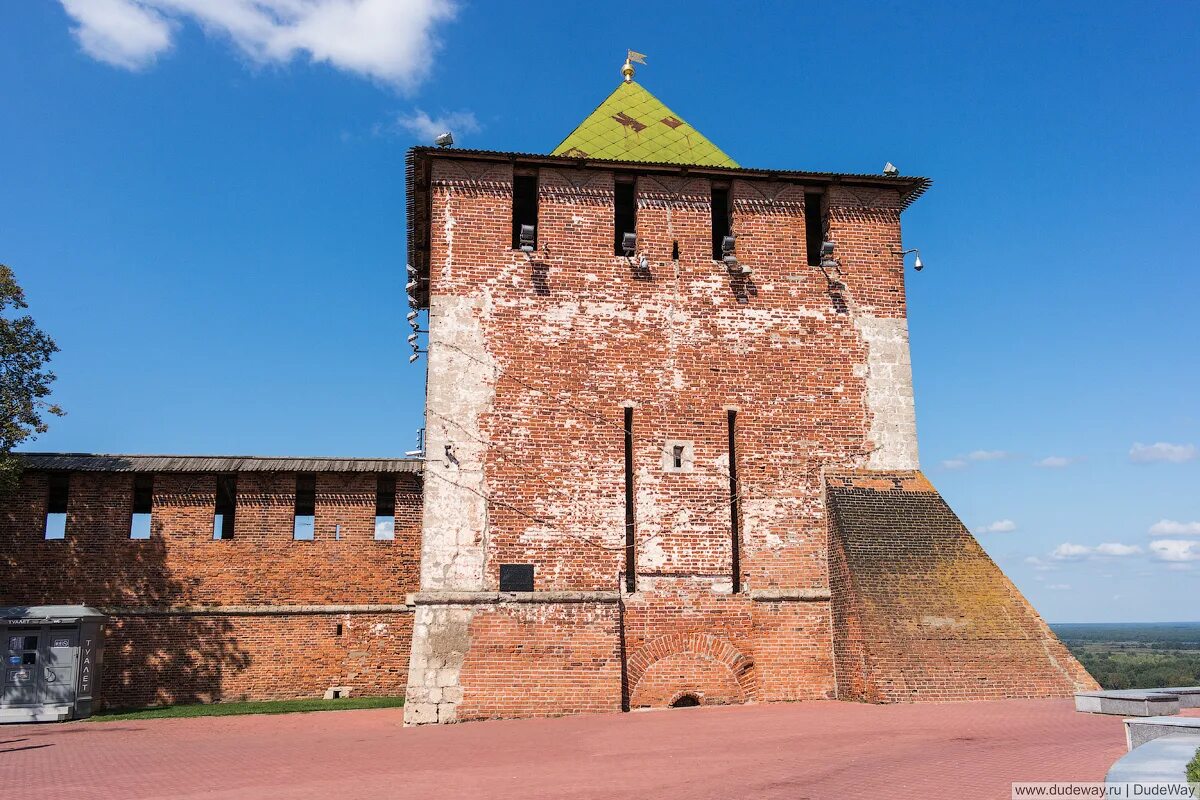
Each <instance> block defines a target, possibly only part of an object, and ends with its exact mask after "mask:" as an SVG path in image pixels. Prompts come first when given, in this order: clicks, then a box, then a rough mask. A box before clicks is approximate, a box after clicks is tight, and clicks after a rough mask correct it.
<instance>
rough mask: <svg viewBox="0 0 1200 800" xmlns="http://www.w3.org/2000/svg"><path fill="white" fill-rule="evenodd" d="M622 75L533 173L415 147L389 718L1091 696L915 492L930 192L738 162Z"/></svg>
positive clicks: (905, 181)
mask: <svg viewBox="0 0 1200 800" xmlns="http://www.w3.org/2000/svg"><path fill="white" fill-rule="evenodd" d="M623 72H624V80H623V81H622V83H621V84H619V85H618V87H617V89H616V90H615V91H614V92H613V93H612V95H611V96H609V97H608V98H607V99H606V100H605V101H604V102H603V103H602V104H601V105H600V106H599V107H598V108H597V109H596V111H595V112H593V113H592V114H591V115H590V116H589V117H588V118H587V119H585V120H584V122H583V123H582V124H580V126H579V127H578V128H577V129H576V130H575V131H574V132H573V133H571V135H570V136H568V137H567V138H566V139H565V140H564V141H563V142H562V143H561V144H560V145H559V146H558V147H557V148H555V150H554V151H553V154H552V155H548V156H545V155H529V154H520V153H498V152H486V151H467V150H456V149H432V148H415V149H414V150H412V151H411V152H410V154H409V161H408V198H409V209H408V230H409V256H410V266H411V269H412V270H413V271H414V273H415V277H414V279H413V285H412V295H413V300H414V304H415V305H416V306H417V307H420V308H428V309H429V346H428V390H427V391H428V394H427V407H426V413H427V420H426V422H427V438H426V447H427V454H428V461H427V463H426V468H425V485H424V511H423V514H424V520H423V532H422V551H421V578H420V592H418V593H417V594H416V595H414V602H415V603H416V616H415V619H414V624H413V636H412V654H411V660H410V670H409V680H408V689H407V698H408V702H407V706H406V719H407V721H408V722H409V723H411V724H420V723H430V722H453V721H457V720H469V719H481V718H488V717H507V716H531V715H555V714H570V713H578V712H587V711H609V710H618V709H622V708H624V709H631V708H632V709H636V708H643V707H656V706H670V705H693V704H697V703H700V704H711V703H744V702H750V701H783V700H803V699H813V698H843V699H857V700H867V701H875V702H891V701H907V700H934V699H972V698H996V697H1014V696H1054V695H1066V694H1068V693H1069V692H1071V691H1074V690H1077V689H1083V688H1092V687H1094V685H1095V684H1094V682H1093V681H1092V680H1091V678H1090V676H1088V675H1087V673H1086V672H1085V671H1084V670H1083V669H1082V668H1081V667H1080V666H1079V664H1078V663H1077V662H1076V661H1075V660H1074V659H1073V658H1072V657H1071V656H1070V654H1069V653H1068V652H1067V651H1066V650H1065V648H1063V647H1062V645H1061V644H1060V643H1059V642H1058V641H1057V639H1055V637H1054V636H1053V634H1052V633H1051V632H1050V631H1049V629H1048V628H1047V627H1046V625H1045V624H1044V623H1043V622H1042V620H1041V619H1040V617H1038V615H1037V613H1036V612H1035V611H1034V610H1033V609H1032V608H1031V607H1030V605H1029V604H1028V603H1027V602H1026V601H1025V599H1024V598H1023V597H1021V595H1020V594H1019V593H1018V592H1017V590H1016V589H1015V588H1014V586H1013V585H1012V583H1011V582H1009V581H1008V579H1007V578H1006V577H1005V576H1004V575H1003V574H1002V573H1001V572H1000V571H999V569H998V568H997V567H996V566H995V564H994V563H993V562H992V561H991V560H990V559H989V558H988V557H987V555H986V554H985V553H984V552H983V551H982V549H981V548H980V547H979V545H978V544H977V543H976V542H975V540H974V539H973V538H972V537H971V534H970V533H969V532H968V531H967V530H966V529H965V528H964V527H963V525H962V524H961V522H960V521H959V520H958V519H957V517H956V516H955V515H954V513H953V512H952V511H951V510H950V509H949V508H948V507H947V506H946V504H945V503H944V502H943V501H942V500H941V498H940V497H939V496H938V494H937V492H936V490H934V489H933V487H932V486H931V485H930V484H929V483H928V481H927V480H926V479H925V478H924V477H923V476H922V474H921V473H920V472H919V471H918V462H917V439H916V426H915V418H914V410H913V393H912V381H911V370H910V364H909V347H908V334H907V321H906V309H905V294H904V264H903V257H902V256H901V255H899V253H900V251H901V237H900V215H901V212H902V211H903V210H904V209H905V208H907V207H908V205H909V204H910V203H912V202H913V201H914V200H915V199H916V198H917V197H919V196H920V195H921V194H922V193H923V192H924V191H925V190H926V189H927V188H928V186H929V181H928V180H926V179H924V178H912V177H900V176H895V175H849V174H831V173H814V172H795V171H784V170H761V169H744V168H741V167H739V166H738V165H737V164H736V163H735V162H734V161H733V160H732V159H730V158H729V157H728V156H727V155H726V154H725V153H723V152H722V151H721V150H720V149H719V148H717V147H716V146H715V145H713V144H712V143H711V142H709V140H708V139H706V138H705V137H704V136H703V135H701V134H700V133H699V132H698V131H696V130H695V129H694V128H692V127H691V126H690V125H688V124H687V122H685V121H684V120H683V118H682V117H680V116H679V115H677V114H676V113H674V112H673V111H671V110H670V109H668V108H667V107H666V106H665V105H663V104H662V103H661V102H660V101H658V100H657V99H656V98H655V97H654V96H653V95H651V94H650V93H649V92H648V91H646V90H645V89H644V88H643V87H641V86H640V85H638V84H637V83H635V82H634V81H633V80H632V77H633V67H632V66H631V65H630V64H629V63H628V62H627V63H626V66H625V69H624V70H623ZM825 242H829V243H832V252H828V250H829V247H828V246H826V247H825V248H824V249H825V250H826V251H827V252H825V253H822V249H823V248H822V244H823V243H825Z"/></svg>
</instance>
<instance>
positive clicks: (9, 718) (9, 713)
mask: <svg viewBox="0 0 1200 800" xmlns="http://www.w3.org/2000/svg"><path fill="white" fill-rule="evenodd" d="M70 718H71V707H70V706H34V707H32V708H0V725H3V724H6V723H18V722H63V721H64V720H68V719H70Z"/></svg>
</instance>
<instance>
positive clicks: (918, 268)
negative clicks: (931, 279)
mask: <svg viewBox="0 0 1200 800" xmlns="http://www.w3.org/2000/svg"><path fill="white" fill-rule="evenodd" d="M913 269H915V270H916V271H917V272H920V271H921V270H923V269H925V265H924V264H922V263H921V254H920V253H917V260H916V261H915V262H914V263H913Z"/></svg>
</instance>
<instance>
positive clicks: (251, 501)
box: [0, 471, 421, 706]
mask: <svg viewBox="0 0 1200 800" xmlns="http://www.w3.org/2000/svg"><path fill="white" fill-rule="evenodd" d="M396 477H397V489H396V520H395V538H394V540H379V541H377V540H375V539H374V518H375V502H376V496H375V494H376V476H375V475H374V474H373V473H368V474H363V473H342V472H337V473H333V472H331V473H320V474H318V475H317V484H316V485H317V500H316V509H315V511H316V514H315V531H316V533H315V536H314V539H313V540H312V541H294V540H293V538H292V529H293V513H294V499H295V485H296V484H295V475H294V473H276V472H244V473H241V474H240V475H238V495H237V508H236V526H235V535H234V538H232V539H230V540H214V539H213V513H214V504H215V487H216V476H215V475H213V474H204V473H160V474H156V475H155V476H154V495H153V513H152V517H151V519H152V523H151V535H150V538H149V539H146V540H137V539H131V538H130V513H131V511H132V502H133V483H134V475H133V474H132V473H121V472H104V471H98V472H92V471H80V472H72V473H69V495H68V497H69V500H68V510H67V526H66V537H65V538H64V539H61V540H48V539H46V538H44V523H45V513H46V507H47V473H45V472H39V471H28V472H26V473H25V474H24V475H23V476H22V479H21V483H20V486H19V487H18V488H17V489H16V491H15V492H12V493H9V494H6V495H4V496H3V497H0V542H3V547H0V606H9V605H34V604H59V603H81V604H85V605H90V606H94V607H96V608H99V609H101V610H103V611H105V612H106V613H108V614H110V616H111V622H110V623H109V624H108V626H107V628H108V646H107V652H106V664H105V671H104V674H103V676H102V682H101V687H100V688H101V699H102V702H104V703H106V704H108V705H110V706H113V705H116V706H124V705H149V704H159V703H170V702H198V701H204V702H209V701H218V700H233V699H244V698H250V699H267V698H286V697H311V696H321V695H322V694H323V693H324V692H325V691H326V689H328V688H330V687H333V686H339V687H349V688H350V691H351V693H352V694H369V695H396V694H401V693H403V688H404V686H405V682H406V677H407V670H408V651H409V638H410V631H411V627H412V609H411V607H410V606H408V605H406V598H407V594H408V593H410V592H413V591H415V590H416V588H417V585H418V577H417V573H418V566H419V540H420V511H421V486H420V482H419V480H418V478H417V476H416V475H415V474H401V475H397V476H396ZM338 526H340V538H339V532H338Z"/></svg>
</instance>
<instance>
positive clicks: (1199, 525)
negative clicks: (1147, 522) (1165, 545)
mask: <svg viewBox="0 0 1200 800" xmlns="http://www.w3.org/2000/svg"><path fill="white" fill-rule="evenodd" d="M1150 535H1151V536H1200V522H1176V521H1175V520H1173V519H1160V520H1159V521H1158V522H1156V523H1154V524H1153V525H1151V526H1150Z"/></svg>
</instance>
